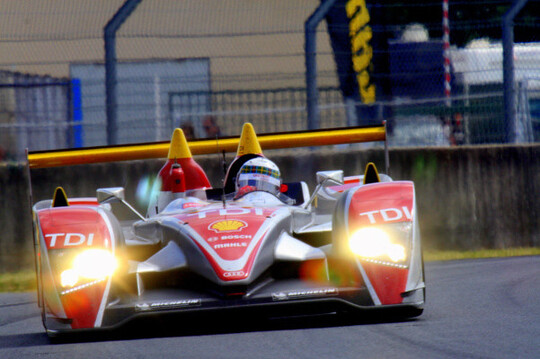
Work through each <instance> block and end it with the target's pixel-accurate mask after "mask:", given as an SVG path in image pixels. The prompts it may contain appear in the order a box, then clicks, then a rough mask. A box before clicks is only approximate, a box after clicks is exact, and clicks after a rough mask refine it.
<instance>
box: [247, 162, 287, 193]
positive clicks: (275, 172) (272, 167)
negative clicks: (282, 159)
mask: <svg viewBox="0 0 540 359" xmlns="http://www.w3.org/2000/svg"><path fill="white" fill-rule="evenodd" d="M246 186H248V188H251V187H253V188H251V191H265V192H270V193H272V194H275V195H278V194H279V193H280V189H281V173H280V172H279V168H278V166H276V164H275V163H274V162H272V161H270V160H269V159H266V158H264V157H257V158H252V159H251V160H249V161H247V162H246V163H244V164H243V165H242V167H240V171H238V176H237V177H236V191H237V192H239V191H240V190H242V189H243V188H244V187H246ZM244 190H245V189H244ZM247 192H250V190H248V191H247Z"/></svg>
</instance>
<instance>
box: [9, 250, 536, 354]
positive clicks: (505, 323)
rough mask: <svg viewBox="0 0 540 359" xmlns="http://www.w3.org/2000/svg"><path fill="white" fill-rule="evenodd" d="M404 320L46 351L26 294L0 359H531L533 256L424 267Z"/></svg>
mask: <svg viewBox="0 0 540 359" xmlns="http://www.w3.org/2000/svg"><path fill="white" fill-rule="evenodd" d="M426 277H427V278H426V279H427V304H426V308H425V311H424V314H423V315H422V316H420V317H419V318H417V319H414V320H409V321H388V320H387V321H383V322H373V321H363V322H362V321H359V320H353V319H350V318H338V317H336V316H317V317H310V318H294V319H275V320H271V321H262V322H255V323H253V322H243V321H236V322H235V323H234V325H231V324H230V323H223V322H216V321H212V320H208V319H207V320H206V321H205V322H201V323H197V325H195V326H193V325H191V326H190V327H187V324H186V323H182V322H176V323H169V324H168V328H160V325H159V324H160V323H159V322H158V323H153V324H154V327H149V326H144V327H142V328H138V329H137V331H136V332H128V333H117V334H115V335H114V336H113V337H103V336H98V337H87V338H82V339H83V341H82V342H66V343H59V344H58V343H57V344H51V343H50V342H49V340H48V338H47V336H46V335H45V333H44V331H43V328H42V326H41V320H40V318H39V313H38V309H37V307H36V304H35V295H34V294H33V293H31V294H29V293H24V294H0V358H2V359H7V358H55V359H60V358H70V359H73V358H130V359H134V358H197V359H201V358H250V359H251V358H271V359H276V358H309V359H314V358H355V359H359V358H399V359H403V358H540V257H538V256H536V257H516V258H500V259H483V260H463V261H451V262H434V263H427V264H426Z"/></svg>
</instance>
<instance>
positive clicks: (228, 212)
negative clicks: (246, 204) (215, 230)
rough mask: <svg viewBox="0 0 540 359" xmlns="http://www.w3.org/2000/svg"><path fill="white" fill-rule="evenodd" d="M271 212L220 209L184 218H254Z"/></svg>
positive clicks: (252, 209)
mask: <svg viewBox="0 0 540 359" xmlns="http://www.w3.org/2000/svg"><path fill="white" fill-rule="evenodd" d="M272 212H273V210H270V209H268V210H265V209H262V208H221V209H206V210H204V209H203V210H202V211H199V212H197V213H188V214H186V215H185V217H186V218H190V217H193V216H197V217H198V218H199V219H203V218H206V217H211V216H216V215H218V216H242V215H255V216H268V215H270V214H271V213H272Z"/></svg>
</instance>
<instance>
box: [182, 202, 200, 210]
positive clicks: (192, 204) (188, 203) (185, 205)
mask: <svg viewBox="0 0 540 359" xmlns="http://www.w3.org/2000/svg"><path fill="white" fill-rule="evenodd" d="M202 206H205V204H203V203H197V202H187V203H184V204H183V205H182V209H187V208H194V207H202Z"/></svg>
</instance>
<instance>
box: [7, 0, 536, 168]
mask: <svg viewBox="0 0 540 359" xmlns="http://www.w3.org/2000/svg"><path fill="white" fill-rule="evenodd" d="M322 2H324V1H320V0H295V1H289V0H260V1H257V2H241V1H238V0H221V1H217V2H216V1H212V0H185V1H177V0H142V1H140V4H139V5H138V6H137V7H136V9H135V10H134V11H133V13H132V14H131V15H130V16H129V18H127V20H126V21H125V22H124V23H123V24H122V26H121V27H120V29H119V30H118V32H117V35H116V47H115V49H116V58H117V59H118V79H117V93H118V103H117V104H116V105H115V106H116V108H115V109H114V110H115V111H116V113H118V116H119V121H118V131H119V142H120V143H128V142H144V141H156V140H166V139H168V137H169V136H170V131H171V130H172V128H173V127H175V126H182V125H183V126H187V125H188V123H191V125H192V126H193V129H194V134H193V135H194V136H195V137H204V136H205V135H206V134H205V132H204V125H203V122H204V119H205V118H206V117H207V116H210V117H211V118H213V119H214V120H215V121H216V123H217V125H218V126H219V127H220V129H221V134H222V135H237V134H238V131H239V128H240V126H241V124H242V123H243V122H246V121H250V122H253V123H254V124H255V127H256V129H257V131H259V132H273V131H289V130H302V129H307V128H308V124H307V110H306V104H307V98H306V94H305V92H306V53H305V49H304V46H305V24H306V21H307V20H308V19H309V18H310V16H311V15H312V14H313V13H314V12H315V10H316V9H317V8H318V7H319V6H320V5H321V3H322ZM124 3H125V0H74V1H70V2H59V3H55V4H54V6H51V4H50V3H49V2H44V1H40V0H21V1H10V0H0V8H1V9H2V12H0V70H3V71H4V72H3V74H4V77H2V78H1V79H0V84H1V86H2V87H0V128H1V129H2V131H1V135H0V141H1V142H0V146H2V147H3V148H4V152H7V153H9V157H11V158H21V157H22V156H23V155H22V151H23V149H24V148H25V147H29V148H30V149H33V150H35V149H54V148H65V147H74V146H95V145H105V144H107V126H108V118H107V117H108V115H107V107H106V103H107V101H106V97H107V95H106V88H105V66H104V59H105V53H104V40H103V29H104V27H105V26H106V25H107V23H108V22H109V21H110V20H111V19H112V18H113V16H114V14H115V13H116V12H117V10H118V9H119V8H120V7H121V6H122V5H123V4H124ZM444 3H445V1H444V0H441V1H432V2H425V1H420V0H411V1H408V2H406V3H404V2H401V1H397V0H396V1H390V0H388V1H382V2H372V1H369V0H365V1H364V0H336V2H335V5H334V7H333V10H332V11H335V12H336V13H340V12H341V13H342V14H347V13H346V10H347V6H349V9H350V8H352V6H353V5H354V6H356V9H357V10H358V11H356V12H350V13H349V14H347V15H346V16H348V20H347V21H350V22H349V23H345V25H344V23H340V22H339V21H338V22H336V21H334V20H333V19H332V18H331V17H330V16H326V18H325V20H323V21H322V22H321V23H320V24H318V26H317V27H316V29H315V35H316V49H315V50H316V57H315V58H316V61H317V62H316V79H317V89H318V102H317V105H318V107H317V111H318V113H319V115H320V119H321V120H320V126H321V127H323V128H324V127H335V126H346V125H357V124H363V123H365V121H366V118H368V117H369V118H370V120H371V121H381V120H383V119H384V120H387V121H388V123H389V125H390V129H391V132H392V141H391V145H393V146H411V145H413V146H414V145H419V146H430V145H437V146H439V145H443V146H444V145H460V144H484V143H501V142H504V141H505V133H506V131H507V129H506V128H505V124H504V116H505V110H504V99H503V81H502V79H503V76H502V74H503V71H502V46H501V44H500V34H501V16H502V15H503V14H504V13H505V12H506V11H507V10H508V8H509V5H510V2H509V1H502V0H488V1H480V0H473V1H467V2H452V1H450V2H449V11H448V12H446V14H447V15H448V16H447V17H446V18H445V16H444V15H445V11H443V5H444ZM446 3H448V2H446ZM363 9H365V11H367V13H369V16H368V17H367V18H366V17H365V16H364V15H365V14H366V13H364V12H362V11H364V10H363ZM538 14H540V2H538V1H529V3H528V4H527V5H526V6H525V7H524V9H523V10H522V12H521V13H520V15H519V16H518V17H517V18H516V19H515V22H514V32H515V42H516V43H515V49H514V56H515V69H516V70H515V80H516V88H517V89H518V90H517V91H516V100H517V101H516V104H517V107H516V114H517V116H516V118H517V119H518V121H517V122H516V128H515V130H516V134H517V136H516V139H517V140H518V141H520V142H534V141H539V139H540V131H539V128H538V118H539V115H538V107H539V105H538V97H539V96H538V90H537V88H538V86H537V84H538V81H537V80H534V79H538V78H540V61H538V60H537V59H538V58H540V42H539V41H540V39H539V38H538V35H537V34H538V33H540V31H538V30H540V29H539V28H540V21H539V19H540V16H539V15H538ZM29 16H30V17H31V19H32V21H30V22H29V21H28V19H29ZM90 19H91V20H90ZM366 19H367V20H369V21H368V22H362V21H364V20H366ZM357 20H358V21H359V22H358V21H357ZM445 21H446V22H445ZM353 23H354V24H355V25H354V26H358V27H357V28H354V26H353V25H352V24H353ZM444 24H447V25H444ZM447 28H448V33H449V37H445V35H446V31H445V30H446V29H447ZM353 30H354V31H353ZM340 36H345V37H346V38H347V39H348V40H347V41H345V45H344V47H345V48H347V49H346V50H347V51H349V52H350V51H351V49H354V46H355V44H358V42H357V41H360V40H362V41H364V40H365V39H369V38H371V40H368V41H367V42H365V43H364V42H362V46H364V45H365V44H368V45H369V47H366V48H364V47H361V49H363V50H362V51H361V50H359V51H358V52H355V53H354V54H352V55H351V56H353V59H352V60H350V61H353V65H354V66H357V68H356V70H355V71H356V72H355V73H352V74H351V73H348V72H346V71H347V70H344V67H343V66H341V65H340V60H339V58H340V56H342V55H343V54H344V50H343V48H340V47H339V46H337V45H336V42H335V41H334V40H335V39H334V37H340ZM351 40H352V41H353V42H352V43H351V42H350V41H351ZM364 50H365V51H364ZM368 50H369V51H368ZM366 54H367V55H369V54H371V55H370V56H368V57H362V56H364V55H366ZM364 60H366V61H367V60H369V61H367V62H365V64H367V66H368V67H369V68H368V70H369V71H368V74H369V76H368V77H367V78H366V77H365V76H364V77H362V76H363V75H362V74H365V73H364V72H358V71H360V70H362V71H363V70H364V69H360V68H358V66H360V65H358V64H361V63H363V61H364ZM445 61H448V64H449V66H448V67H446V68H445V66H444V65H445ZM165 68H168V70H164V69H165ZM6 74H10V75H6ZM14 74H17V75H16V76H15V75H14ZM6 76H7V77H6ZM10 76H11V77H10ZM347 76H349V77H351V76H352V77H353V78H354V81H357V82H358V84H357V85H356V87H357V89H356V91H357V92H358V91H359V90H358V87H360V95H362V91H363V90H369V89H370V86H371V85H372V84H373V85H374V87H373V88H372V89H373V91H374V94H375V96H374V98H373V101H369V100H366V98H364V97H362V96H360V95H358V94H356V95H355V94H351V93H347V91H346V86H344V85H343V84H344V82H343V81H344V79H346V78H347ZM366 81H367V82H366ZM535 81H536V82H535ZM364 82H366V83H364ZM73 84H76V85H75V86H74V85H73ZM79 84H80V86H79ZM518 84H520V86H519V87H518ZM362 86H364V88H363V87H362ZM353 87H354V86H353ZM77 91H78V92H77ZM77 94H80V96H79V95H77ZM4 157H6V155H4Z"/></svg>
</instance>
